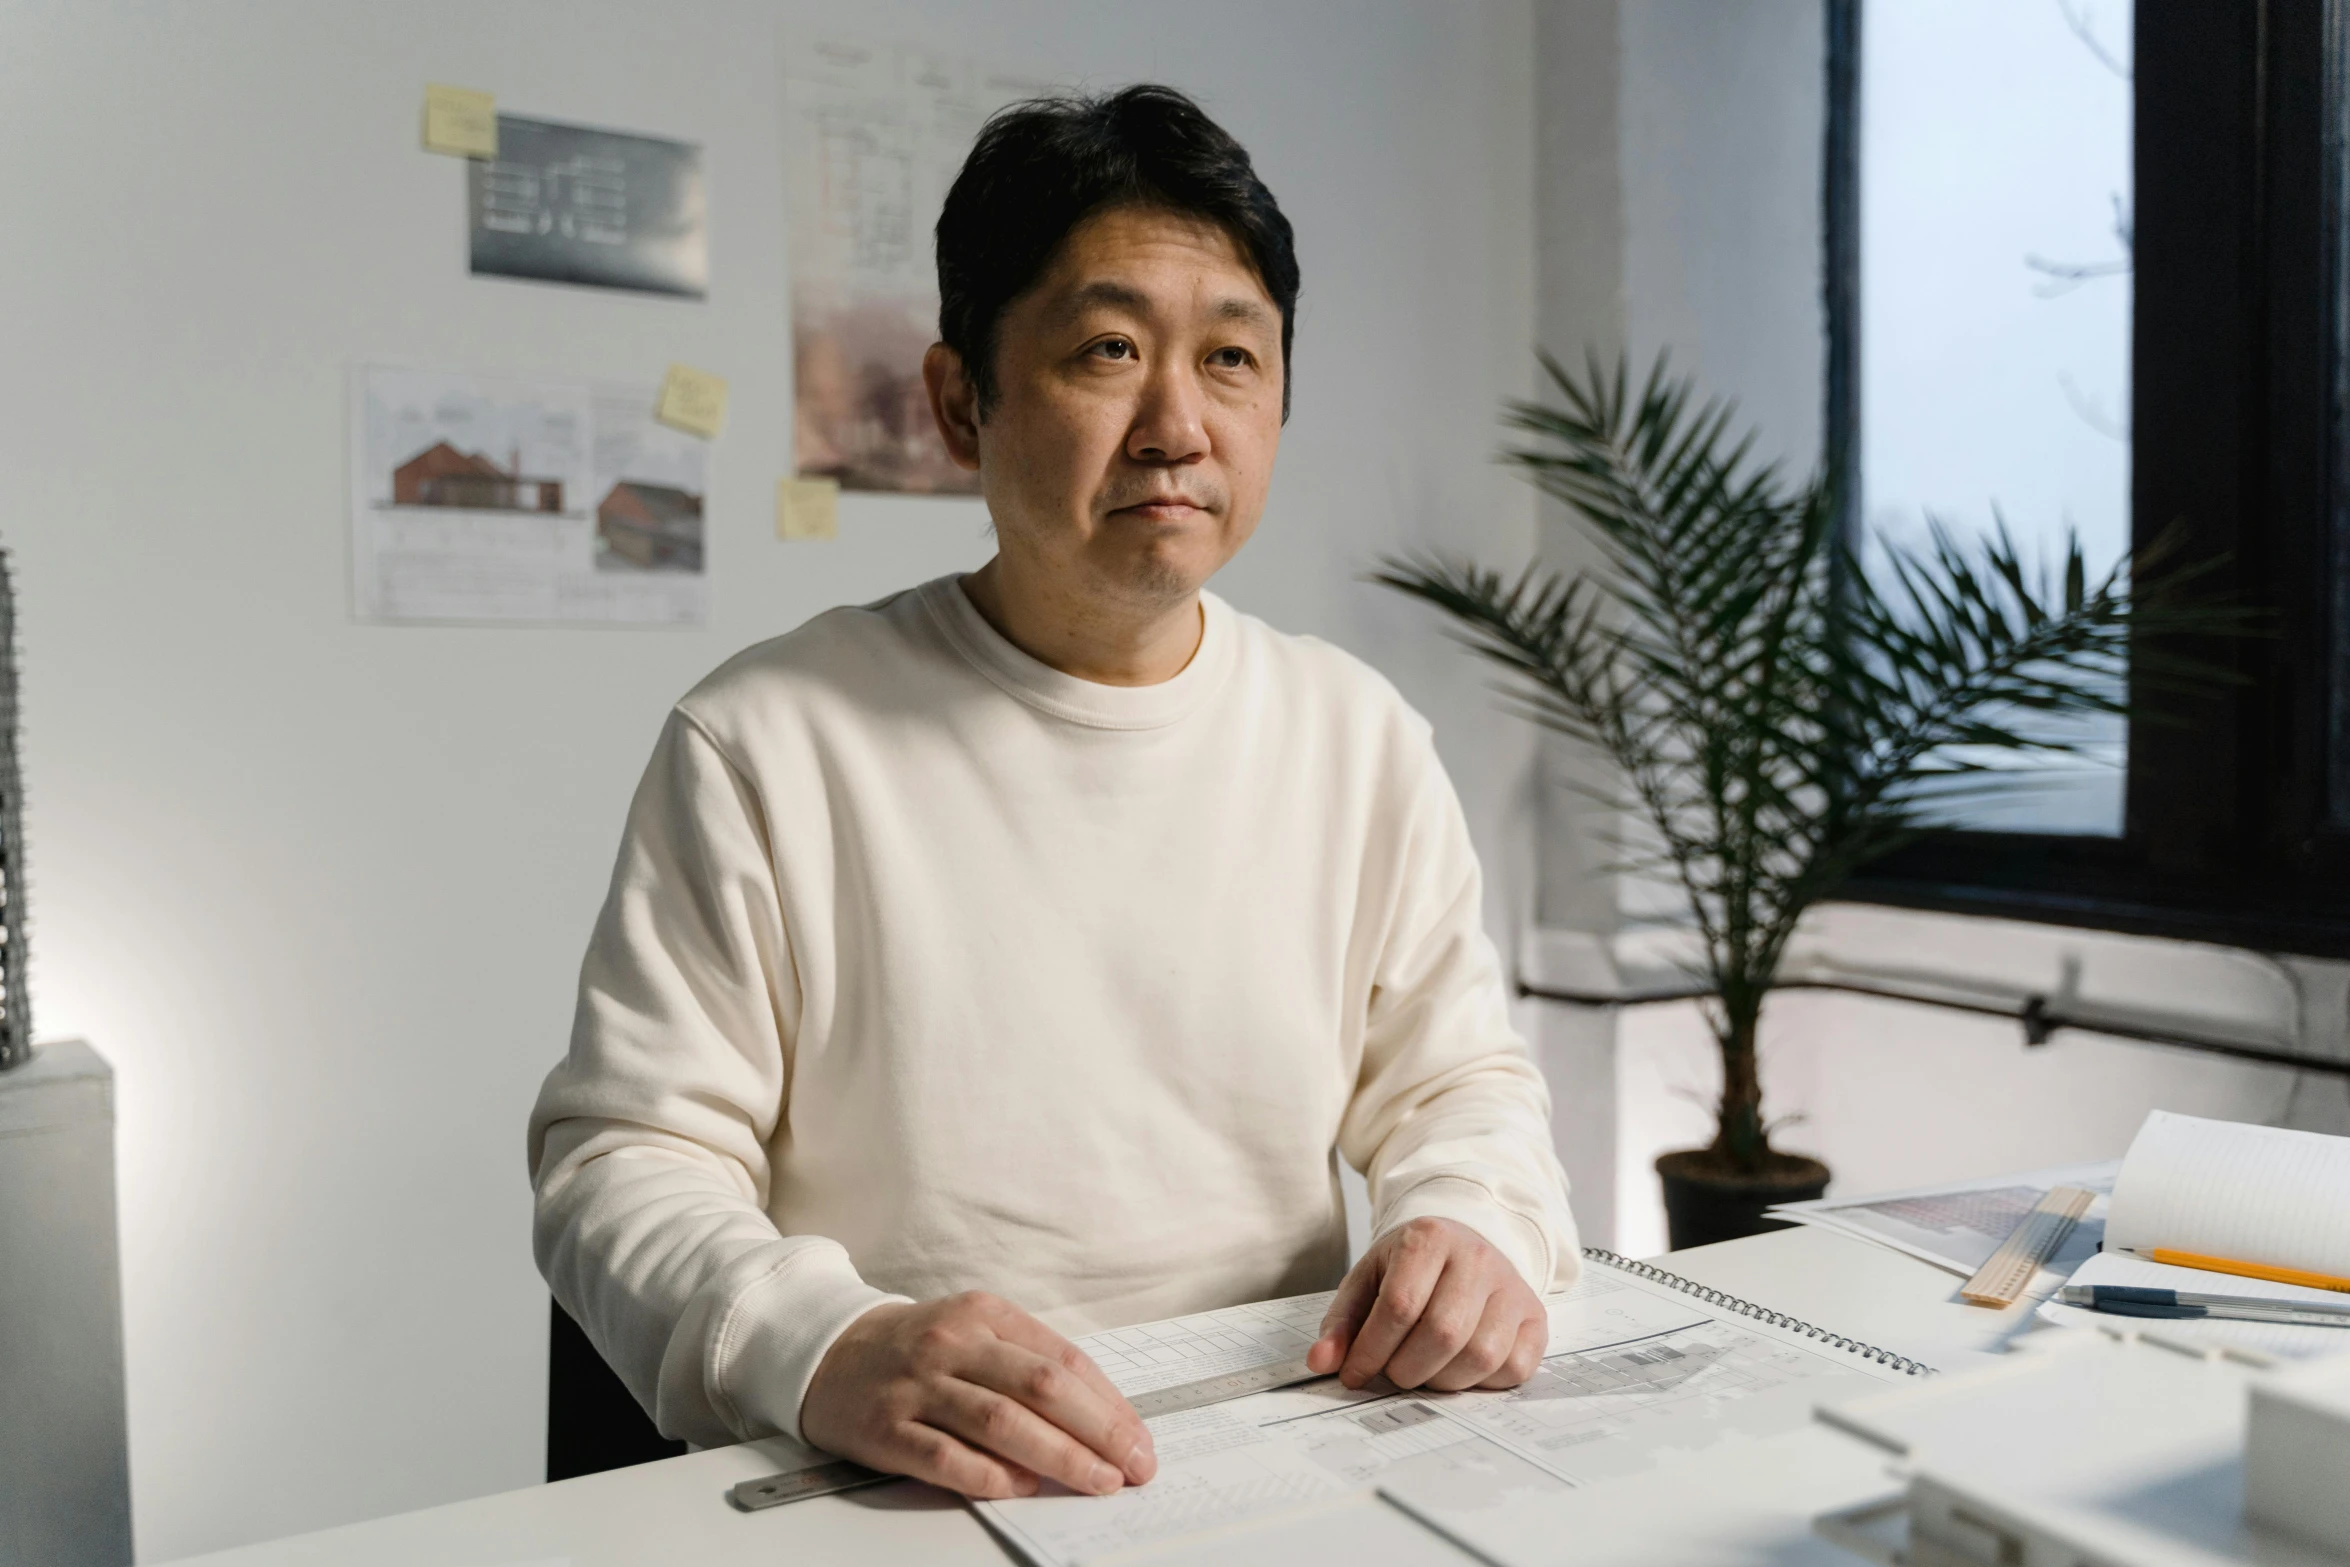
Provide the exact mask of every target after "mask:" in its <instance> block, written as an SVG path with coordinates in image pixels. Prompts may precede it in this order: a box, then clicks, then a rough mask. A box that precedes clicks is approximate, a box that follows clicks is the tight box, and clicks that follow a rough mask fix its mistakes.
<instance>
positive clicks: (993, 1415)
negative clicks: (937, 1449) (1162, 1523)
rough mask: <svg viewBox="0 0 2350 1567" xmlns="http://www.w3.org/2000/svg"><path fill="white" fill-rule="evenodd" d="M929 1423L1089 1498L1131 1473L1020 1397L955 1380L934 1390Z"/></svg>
mask: <svg viewBox="0 0 2350 1567" xmlns="http://www.w3.org/2000/svg"><path fill="white" fill-rule="evenodd" d="M922 1419H923V1421H924V1423H926V1424H929V1425H933V1426H936V1427H938V1428H939V1429H940V1430H942V1431H945V1432H947V1433H949V1434H950V1435H953V1436H957V1437H960V1438H961V1439H962V1440H963V1441H964V1442H966V1443H968V1444H970V1445H971V1446H973V1447H975V1448H978V1449H980V1450H981V1451H983V1452H985V1453H986V1454H988V1455H989V1456H990V1457H993V1458H998V1459H1004V1460H1007V1461H1009V1462H1010V1463H1012V1464H1016V1465H1018V1466H1019V1467H1020V1468H1022V1469H1026V1470H1028V1471H1030V1472H1031V1473H1033V1474H1035V1475H1037V1476H1038V1477H1039V1478H1042V1479H1046V1480H1058V1481H1059V1482H1060V1483H1061V1484H1063V1485H1065V1486H1067V1487H1068V1488H1069V1489H1070V1490H1072V1491H1076V1492H1079V1493H1080V1494H1083V1495H1086V1496H1107V1495H1109V1494H1110V1493H1111V1492H1113V1491H1115V1490H1117V1489H1118V1488H1119V1487H1121V1486H1123V1485H1124V1484H1125V1483H1126V1477H1125V1476H1124V1475H1122V1474H1120V1473H1119V1472H1118V1470H1117V1469H1116V1468H1115V1467H1113V1466H1112V1465H1110V1464H1107V1463H1104V1462H1103V1461H1102V1459H1101V1457H1100V1455H1099V1454H1097V1453H1095V1452H1094V1451H1093V1450H1092V1449H1091V1448H1089V1447H1087V1446H1086V1445H1085V1444H1084V1443H1083V1442H1080V1441H1078V1440H1077V1438H1075V1437H1073V1436H1071V1435H1070V1434H1069V1433H1068V1432H1066V1431H1064V1430H1062V1429H1061V1428H1060V1427H1059V1426H1057V1425H1054V1424H1053V1423H1052V1422H1051V1421H1049V1420H1047V1419H1045V1418H1044V1417H1043V1416H1042V1415H1039V1414H1038V1413H1037V1412H1036V1411H1035V1410H1033V1409H1030V1408H1029V1407H1028V1406H1027V1405H1026V1404H1023V1403H1021V1402H1020V1400H1018V1399H1016V1398H1008V1397H1006V1396H1005V1395H1004V1394H1002V1393H999V1392H997V1391H996V1390H995V1389H993V1388H989V1387H982V1386H980V1385H978V1384H977V1383H972V1382H965V1381H962V1380H960V1379H955V1378H950V1379H948V1380H946V1381H944V1382H941V1383H940V1384H939V1385H938V1386H937V1387H936V1388H934V1389H933V1390H932V1392H931V1400H930V1404H929V1407H927V1408H925V1409H924V1410H923V1412H922Z"/></svg>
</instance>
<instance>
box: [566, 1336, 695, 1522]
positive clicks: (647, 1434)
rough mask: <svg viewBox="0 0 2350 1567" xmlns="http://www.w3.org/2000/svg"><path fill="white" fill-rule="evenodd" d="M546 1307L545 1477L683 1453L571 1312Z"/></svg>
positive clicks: (588, 1472) (570, 1475)
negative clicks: (550, 1313)
mask: <svg viewBox="0 0 2350 1567" xmlns="http://www.w3.org/2000/svg"><path fill="white" fill-rule="evenodd" d="M548 1304H549V1305H550V1306H552V1307H553V1310H554V1313H555V1315H554V1323H553V1328H552V1330H551V1331H550V1332H549V1333H548V1335H547V1478H548V1479H549V1480H569V1479H573V1478H575V1477H577V1476H579V1475H592V1474H602V1473H603V1472H604V1471H605V1470H607V1469H625V1468H627V1467H628V1466H629V1465H630V1464H645V1463H651V1462H652V1461H653V1460H654V1459H656V1458H675V1457H676V1456H677V1455H678V1454H680V1453H682V1452H684V1451H685V1444H684V1443H683V1442H672V1441H670V1440H669V1439H668V1438H667V1437H665V1436H663V1435H662V1434H661V1433H660V1431H659V1429H657V1428H656V1427H655V1426H654V1424H653V1419H652V1416H650V1415H648V1414H646V1413H645V1412H644V1410H643V1409H642V1408H641V1407H639V1406H638V1404H637V1401H636V1396H635V1395H634V1394H632V1393H630V1392H629V1390H628V1385H627V1384H626V1383H624V1382H622V1381H621V1380H620V1378H619V1377H618V1376H616V1375H615V1374H614V1373H613V1370H612V1368H611V1367H610V1366H607V1365H605V1364H604V1357H603V1356H601V1355H599V1354H597V1353H596V1346H595V1345H593V1344H591V1343H589V1342H588V1336H587V1334H586V1333H584V1332H582V1331H581V1329H580V1326H579V1324H578V1323H576V1322H574V1321H572V1320H571V1313H569V1312H567V1311H565V1310H564V1309H563V1308H562V1307H561V1306H560V1305H556V1304H555V1303H554V1302H552V1301H550V1302H549V1303H548Z"/></svg>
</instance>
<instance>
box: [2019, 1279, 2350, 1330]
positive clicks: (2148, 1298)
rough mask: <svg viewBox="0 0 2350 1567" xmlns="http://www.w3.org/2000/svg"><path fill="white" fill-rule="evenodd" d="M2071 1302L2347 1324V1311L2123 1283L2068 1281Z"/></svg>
mask: <svg viewBox="0 0 2350 1567" xmlns="http://www.w3.org/2000/svg"><path fill="white" fill-rule="evenodd" d="M2061 1298H2062V1299H2063V1300H2064V1302H2065V1304H2067V1305H2070V1306H2086V1307H2088V1308H2089V1309H2090V1310H2091V1311H2102V1312H2106V1313H2109V1314H2110V1315H2113V1316H2117V1317H2160V1318H2165V1319H2167V1320H2171V1321H2183V1320H2191V1319H2195V1318H2206V1319H2212V1320H2218V1321H2229V1322H2287V1323H2297V1324H2300V1325H2302V1326H2307V1327H2321V1328H2350V1314H2345V1313H2342V1312H2338V1311H2324V1310H2312V1309H2309V1308H2305V1307H2300V1306H2287V1305H2270V1304H2267V1303H2266V1302H2255V1301H2229V1302H2227V1303H2225V1304H2209V1305H2207V1304H2205V1303H2203V1302H2200V1301H2191V1300H2181V1299H2179V1292H2178V1291H2177V1290H2158V1289H2139V1288H2134V1287H2132V1286H2129V1285H2122V1284H2092V1285H2090V1286H2088V1287H2087V1288H2085V1289H2084V1288H2082V1287H2081V1286H2079V1285H2068V1286H2067V1287H2066V1288H2065V1290H2064V1292H2063V1295H2062V1297H2061Z"/></svg>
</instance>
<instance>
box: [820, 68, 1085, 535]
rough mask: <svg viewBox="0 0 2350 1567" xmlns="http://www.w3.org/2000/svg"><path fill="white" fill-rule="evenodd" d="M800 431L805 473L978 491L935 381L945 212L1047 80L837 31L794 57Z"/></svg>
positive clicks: (892, 485) (879, 486)
mask: <svg viewBox="0 0 2350 1567" xmlns="http://www.w3.org/2000/svg"><path fill="white" fill-rule="evenodd" d="M785 62H786V63H785V67H784V136H785V140H784V164H785V193H786V202H787V206H788V211H787V214H786V217H787V223H788V226H789V231H790V232H789V244H790V260H789V265H790V269H791V311H792V365H793V373H792V379H793V407H794V417H793V430H794V447H795V456H796V464H797V468H798V471H799V474H800V476H801V477H802V478H830V479H837V480H838V481H839V482H840V485H841V487H842V488H843V489H849V490H906V491H921V492H927V493H934V494H975V493H977V491H978V488H979V486H978V482H977V479H976V476H974V475H972V474H968V473H965V472H964V471H963V470H962V469H960V468H957V467H956V466H955V465H954V464H953V463H952V462H950V461H949V460H948V458H947V454H946V449H945V447H943V446H941V445H940V444H939V440H938V435H937V432H936V430H935V429H934V428H933V427H932V425H931V420H930V404H929V400H928V397H927V395H926V394H925V393H924V391H923V388H922V355H923V353H924V351H925V350H927V349H928V348H929V346H930V345H931V343H932V342H934V341H935V340H936V339H937V337H938V277H937V272H936V270H935V263H934V259H933V256H932V250H931V234H932V231H933V230H934V229H935V228H936V227H937V224H938V214H939V208H940V207H941V206H942V205H943V203H944V201H945V198H946V192H947V187H948V186H949V185H951V184H953V183H954V178H955V175H956V173H957V172H958V171H959V170H960V169H961V168H962V164H963V159H964V157H965V156H966V155H967V154H968V153H969V152H970V150H971V143H972V141H973V139H974V138H975V137H976V136H977V135H978V133H979V127H980V126H981V125H983V124H984V123H986V120H987V117H988V116H989V115H990V114H992V113H994V112H995V111H996V110H997V109H1000V108H1002V107H1003V106H1004V105H1006V104H1008V103H1012V102H1014V101H1016V100H1019V99H1022V98H1030V97H1035V96H1037V95H1038V94H1039V93H1042V92H1046V91H1049V90H1050V88H1049V85H1048V84H1046V83H1044V82H1042V81H1038V80H1030V79H1024V78H1021V77H1017V76H1012V75H1009V74H1006V73H1003V72H999V71H993V70H989V69H987V68H986V67H983V66H980V65H978V64H976V63H974V62H972V61H970V60H963V59H956V58H953V57H950V56H945V55H940V54H936V53H932V52H929V51H926V50H919V49H910V48H895V47H888V46H881V45H871V44H864V43H852V42H847V41H843V40H838V39H824V40H805V41H802V40H794V41H792V43H791V44H790V46H789V47H788V48H787V49H786V52H785Z"/></svg>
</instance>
